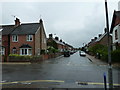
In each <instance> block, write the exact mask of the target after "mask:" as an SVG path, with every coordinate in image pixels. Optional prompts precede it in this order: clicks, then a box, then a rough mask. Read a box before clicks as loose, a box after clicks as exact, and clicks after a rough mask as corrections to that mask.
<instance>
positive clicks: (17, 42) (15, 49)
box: [2, 18, 47, 56]
mask: <svg viewBox="0 0 120 90" xmlns="http://www.w3.org/2000/svg"><path fill="white" fill-rule="evenodd" d="M2 29H3V30H2V46H3V47H4V48H5V49H4V50H5V51H4V52H5V56H8V55H9V54H19V55H40V51H41V50H46V49H47V42H46V34H45V30H44V26H43V21H42V19H40V21H39V23H26V24H21V23H20V20H19V19H18V18H16V20H15V25H2Z"/></svg>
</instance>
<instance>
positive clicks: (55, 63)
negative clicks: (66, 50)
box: [1, 52, 120, 88]
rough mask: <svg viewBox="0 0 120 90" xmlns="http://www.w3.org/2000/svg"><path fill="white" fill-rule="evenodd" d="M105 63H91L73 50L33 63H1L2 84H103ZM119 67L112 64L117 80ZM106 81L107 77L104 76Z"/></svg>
mask: <svg viewBox="0 0 120 90" xmlns="http://www.w3.org/2000/svg"><path fill="white" fill-rule="evenodd" d="M104 72H105V73H106V74H107V72H108V66H107V65H98V64H95V63H92V62H91V61H90V60H89V59H88V58H87V57H81V56H80V55H79V53H78V52H77V53H75V54H73V55H71V56H70V57H63V56H61V57H58V58H55V59H50V60H46V61H43V62H40V63H34V64H4V65H3V66H2V79H3V80H2V81H1V82H2V83H1V84H2V85H3V87H7V88H9V87H33V88H40V87H57V88H59V87H64V88H82V87H83V88H96V87H97V88H99V87H103V73H104ZM119 77H120V69H117V68H113V79H114V83H115V84H116V85H118V84H120V79H119ZM107 81H108V80H107Z"/></svg>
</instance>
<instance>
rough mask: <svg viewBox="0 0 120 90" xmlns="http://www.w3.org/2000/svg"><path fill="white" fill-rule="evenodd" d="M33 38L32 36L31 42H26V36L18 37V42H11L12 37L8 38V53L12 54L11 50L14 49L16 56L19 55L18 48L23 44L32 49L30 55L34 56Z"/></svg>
mask: <svg viewBox="0 0 120 90" xmlns="http://www.w3.org/2000/svg"><path fill="white" fill-rule="evenodd" d="M34 41H35V38H34V35H33V41H26V35H19V36H18V42H12V35H11V36H10V53H11V54H12V49H13V47H15V48H16V49H17V54H20V48H19V47H21V46H22V45H23V44H28V45H30V46H31V47H32V55H35V45H34V43H35V42H34Z"/></svg>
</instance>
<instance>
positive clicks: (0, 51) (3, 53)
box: [0, 47, 5, 55]
mask: <svg viewBox="0 0 120 90" xmlns="http://www.w3.org/2000/svg"><path fill="white" fill-rule="evenodd" d="M0 55H5V48H3V47H1V48H0Z"/></svg>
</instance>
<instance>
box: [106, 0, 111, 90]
mask: <svg viewBox="0 0 120 90" xmlns="http://www.w3.org/2000/svg"><path fill="white" fill-rule="evenodd" d="M105 11H106V29H107V36H108V64H109V66H108V80H109V90H113V78H112V63H111V42H110V32H109V20H108V8H107V0H105Z"/></svg>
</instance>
